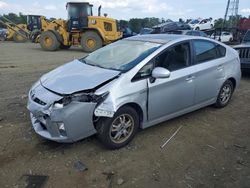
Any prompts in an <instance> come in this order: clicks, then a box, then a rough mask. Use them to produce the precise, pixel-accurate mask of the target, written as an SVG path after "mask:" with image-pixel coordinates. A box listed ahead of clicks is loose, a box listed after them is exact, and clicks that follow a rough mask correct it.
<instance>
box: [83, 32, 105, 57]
mask: <svg viewBox="0 0 250 188" xmlns="http://www.w3.org/2000/svg"><path fill="white" fill-rule="evenodd" d="M102 45H103V43H102V38H101V37H100V35H99V34H98V33H97V32H95V31H87V32H85V33H83V34H82V37H81V46H82V49H83V51H84V52H88V53H90V52H93V51H95V50H97V49H99V48H101V47H102Z"/></svg>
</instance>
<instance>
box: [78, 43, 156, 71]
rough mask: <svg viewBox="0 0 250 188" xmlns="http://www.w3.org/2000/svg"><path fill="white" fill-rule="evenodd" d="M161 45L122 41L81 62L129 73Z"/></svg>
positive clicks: (95, 52)
mask: <svg viewBox="0 0 250 188" xmlns="http://www.w3.org/2000/svg"><path fill="white" fill-rule="evenodd" d="M160 46H161V44H158V43H152V42H145V41H132V40H121V41H118V42H115V43H112V44H110V45H107V46H105V47H103V48H100V49H99V50H96V51H94V52H93V53H91V54H89V55H88V56H86V57H85V58H83V59H80V61H82V62H84V63H86V64H89V65H92V66H97V67H101V68H105V69H113V70H118V71H121V72H127V71H128V70H130V69H132V68H133V67H134V66H136V65H137V64H138V63H140V62H141V61H142V60H143V59H145V58H146V57H147V56H149V55H150V54H151V53H153V52H154V51H155V50H156V49H158V48H159V47H160Z"/></svg>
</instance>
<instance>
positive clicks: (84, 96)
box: [54, 92, 109, 108]
mask: <svg viewBox="0 0 250 188" xmlns="http://www.w3.org/2000/svg"><path fill="white" fill-rule="evenodd" d="M108 94H109V92H106V93H103V94H102V95H96V94H93V93H76V94H72V95H67V96H65V97H63V98H62V99H61V100H59V101H57V102H55V103H54V107H55V108H63V107H64V106H66V105H68V104H70V103H71V102H73V101H77V102H90V103H91V102H93V103H97V104H99V103H101V102H102V101H104V100H105V99H106V98H107V97H108Z"/></svg>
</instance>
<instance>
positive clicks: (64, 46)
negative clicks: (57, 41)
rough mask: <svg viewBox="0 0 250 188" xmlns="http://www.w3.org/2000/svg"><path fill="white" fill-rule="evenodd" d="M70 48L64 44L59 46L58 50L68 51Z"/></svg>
mask: <svg viewBox="0 0 250 188" xmlns="http://www.w3.org/2000/svg"><path fill="white" fill-rule="evenodd" d="M70 47H71V45H69V46H66V45H64V44H61V45H60V49H62V50H68V49H70Z"/></svg>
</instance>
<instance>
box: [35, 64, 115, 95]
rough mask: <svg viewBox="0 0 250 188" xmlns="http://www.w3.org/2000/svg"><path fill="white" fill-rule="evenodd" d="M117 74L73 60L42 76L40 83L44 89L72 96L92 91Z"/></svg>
mask: <svg viewBox="0 0 250 188" xmlns="http://www.w3.org/2000/svg"><path fill="white" fill-rule="evenodd" d="M119 73H120V72H119V71H114V70H108V69H103V68H100V67H95V66H91V65H87V64H85V63H82V62H80V61H79V60H74V61H72V62H70V63H67V64H65V65H63V66H60V67H58V68H56V69H54V70H52V71H51V72H49V73H47V74H45V75H43V76H42V77H41V79H40V82H41V84H42V85H43V86H44V87H45V88H47V89H49V90H51V91H54V92H56V93H59V94H72V93H74V92H77V91H83V90H89V89H93V88H95V87H97V86H98V85H100V84H102V83H104V82H106V81H107V80H110V79H112V78H114V77H115V76H117V75H118V74H119Z"/></svg>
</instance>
